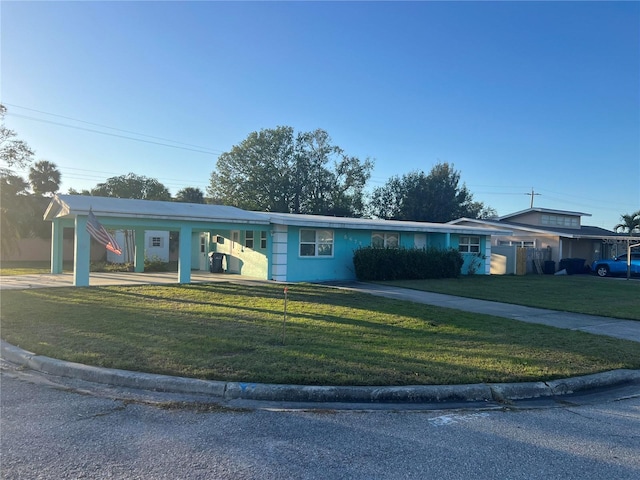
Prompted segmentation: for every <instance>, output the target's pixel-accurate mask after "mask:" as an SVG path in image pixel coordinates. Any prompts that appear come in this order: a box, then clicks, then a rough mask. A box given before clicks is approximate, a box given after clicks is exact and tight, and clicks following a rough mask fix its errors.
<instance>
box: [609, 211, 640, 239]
mask: <svg viewBox="0 0 640 480" xmlns="http://www.w3.org/2000/svg"><path fill="white" fill-rule="evenodd" d="M620 219H621V220H622V222H621V223H619V224H617V225H616V226H615V227H613V230H614V231H615V232H618V231H620V230H621V231H622V233H628V234H629V235H638V234H640V210H638V211H637V212H634V213H631V214H627V215H620Z"/></svg>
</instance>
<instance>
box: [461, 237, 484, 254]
mask: <svg viewBox="0 0 640 480" xmlns="http://www.w3.org/2000/svg"><path fill="white" fill-rule="evenodd" d="M458 251H459V252H460V253H480V237H476V236H474V235H460V238H459V240H458Z"/></svg>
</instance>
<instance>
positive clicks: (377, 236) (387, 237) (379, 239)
mask: <svg viewBox="0 0 640 480" xmlns="http://www.w3.org/2000/svg"><path fill="white" fill-rule="evenodd" d="M399 245H400V234H399V233H397V232H373V233H372V234H371V246H372V247H374V248H398V246H399Z"/></svg>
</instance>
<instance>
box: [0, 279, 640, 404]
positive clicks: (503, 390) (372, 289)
mask: <svg viewBox="0 0 640 480" xmlns="http://www.w3.org/2000/svg"><path fill="white" fill-rule="evenodd" d="M176 281H177V279H176V275H175V274H165V273H162V274H133V273H127V274H93V273H92V274H91V278H90V284H91V285H114V284H129V285H130V284H158V283H176ZM212 281H214V282H215V281H235V282H245V283H254V282H257V280H252V279H245V278H243V277H240V276H235V275H226V274H225V275H211V274H195V275H193V276H192V282H194V283H195V282H212ZM0 282H1V283H0V289H16V288H44V287H54V286H68V285H72V283H73V282H72V276H71V275H69V274H64V275H25V276H21V277H1V278H0ZM334 286H335V287H337V288H348V289H351V290H355V291H359V292H363V293H368V294H372V295H379V296H384V297H388V298H394V299H399V300H404V301H410V302H417V303H425V304H430V305H436V306H440V307H445V308H454V309H458V310H463V311H468V312H474V313H481V314H487V315H494V316H499V317H504V318H509V319H512V320H517V321H522V322H529V323H539V324H544V325H549V326H553V327H558V328H567V329H571V330H580V331H583V332H588V333H592V334H596V335H605V336H611V337H615V338H620V339H625V340H631V341H634V342H639V343H640V322H636V321H631V320H620V319H614V318H607V317H597V316H592V315H581V314H576V313H567V312H558V311H553V310H545V309H539V308H531V307H523V306H518V305H510V304H503V303H498V302H490V301H485V300H475V299H469V298H461V297H455V296H451V295H443V294H437V293H430V292H422V291H417V290H408V289H403V288H397V287H390V286H385V285H377V284H369V283H360V282H352V283H342V284H340V285H334ZM0 350H1V354H2V359H4V360H5V361H8V362H11V363H13V364H17V365H20V366H22V367H26V368H29V369H32V370H36V371H39V372H42V373H46V374H49V375H54V376H58V377H68V378H73V379H78V380H81V381H87V382H92V383H98V384H108V385H113V386H117V387H122V388H132V389H142V390H149V391H162V392H173V393H183V394H194V395H204V396H206V397H207V398H209V399H210V400H211V401H220V402H233V401H238V400H247V401H266V402H286V403H288V404H291V403H293V404H296V403H300V404H319V403H333V404H349V403H358V404H370V405H375V404H405V405H406V404H427V403H431V404H433V403H442V402H446V403H456V404H457V405H459V404H462V405H464V404H465V403H469V404H471V403H477V402H492V403H495V402H498V403H509V402H512V401H518V400H523V399H537V398H555V397H561V396H569V395H572V394H578V393H584V392H588V391H598V390H602V389H606V388H614V387H619V386H621V385H631V386H634V385H635V386H636V387H637V389H638V391H639V392H640V370H615V371H610V372H603V373H600V374H594V375H587V376H582V377H574V378H567V379H560V380H553V381H546V382H524V383H500V384H487V383H480V384H472V385H416V386H403V387H390V386H370V387H369V386H367V387H364V386H352V387H349V386H308V385H273V384H260V383H251V382H246V383H243V382H225V381H207V380H198V379H190V378H182V377H171V376H166V375H155V374H148V373H140V372H131V371H124V370H116V369H109V368H99V367H93V366H88V365H82V364H77V363H72V362H66V361H61V360H57V359H53V358H49V357H44V356H41V355H36V354H34V353H31V352H28V351H25V350H23V349H21V348H18V347H16V346H14V345H10V344H8V343H6V342H4V341H3V342H2V343H1V344H0ZM638 354H639V355H640V346H639V350H638Z"/></svg>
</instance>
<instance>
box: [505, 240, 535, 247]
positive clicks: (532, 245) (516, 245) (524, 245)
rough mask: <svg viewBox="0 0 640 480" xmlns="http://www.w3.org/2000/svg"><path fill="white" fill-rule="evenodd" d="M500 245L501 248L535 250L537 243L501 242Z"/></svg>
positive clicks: (525, 241)
mask: <svg viewBox="0 0 640 480" xmlns="http://www.w3.org/2000/svg"><path fill="white" fill-rule="evenodd" d="M498 245H499V246H501V247H504V246H510V247H524V248H535V246H536V242H535V240H522V241H518V240H500V241H499V242H498Z"/></svg>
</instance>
